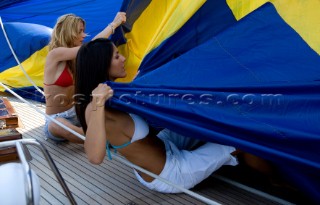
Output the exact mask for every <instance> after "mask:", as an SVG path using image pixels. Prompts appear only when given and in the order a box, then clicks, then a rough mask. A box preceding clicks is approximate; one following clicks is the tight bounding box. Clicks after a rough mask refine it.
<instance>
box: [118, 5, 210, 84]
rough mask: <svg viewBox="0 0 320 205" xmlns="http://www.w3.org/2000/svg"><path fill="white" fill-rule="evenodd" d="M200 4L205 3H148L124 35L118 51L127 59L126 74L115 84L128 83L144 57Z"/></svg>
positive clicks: (177, 27) (190, 15) (178, 26)
mask: <svg viewBox="0 0 320 205" xmlns="http://www.w3.org/2000/svg"><path fill="white" fill-rule="evenodd" d="M204 3H205V0H197V1H195V0H174V1H173V0H153V1H151V3H150V4H149V5H148V7H147V8H146V9H145V10H144V11H143V12H142V14H141V16H140V17H139V18H138V19H137V20H136V21H135V23H134V25H133V28H132V31H131V32H130V33H127V34H126V36H125V37H126V38H127V43H126V44H125V45H122V46H119V48H118V49H119V51H120V53H122V54H123V55H124V56H126V58H127V60H126V65H125V66H126V69H127V73H128V75H127V77H126V78H125V79H121V80H118V81H119V82H129V81H131V80H132V79H133V77H134V76H135V74H136V72H137V69H138V67H139V66H140V63H141V61H142V59H143V58H144V57H145V56H146V54H148V53H149V52H150V51H151V50H152V49H154V48H156V47H157V46H158V45H160V44H161V43H162V42H163V41H164V40H165V39H167V38H169V37H170V36H172V35H173V34H174V33H175V32H176V31H178V30H179V29H180V28H181V27H182V26H183V25H184V24H185V22H187V21H188V20H189V19H190V17H192V15H193V14H194V13H195V12H196V11H197V10H198V9H199V8H200V7H201V6H202V5H203V4H204Z"/></svg>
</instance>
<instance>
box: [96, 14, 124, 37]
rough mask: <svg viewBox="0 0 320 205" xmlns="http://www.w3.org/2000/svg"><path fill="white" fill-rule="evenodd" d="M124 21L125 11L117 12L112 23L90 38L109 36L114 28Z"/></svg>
mask: <svg viewBox="0 0 320 205" xmlns="http://www.w3.org/2000/svg"><path fill="white" fill-rule="evenodd" d="M125 22H126V13H125V12H118V13H117V15H116V17H114V20H113V21H112V23H110V24H109V25H108V26H106V27H105V28H104V29H103V30H102V31H101V32H100V33H98V34H97V35H96V36H95V37H94V38H93V39H92V40H94V39H96V38H109V36H110V35H111V34H113V33H114V30H115V29H116V28H117V27H118V26H120V25H121V24H122V23H125Z"/></svg>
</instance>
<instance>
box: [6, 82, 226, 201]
mask: <svg viewBox="0 0 320 205" xmlns="http://www.w3.org/2000/svg"><path fill="white" fill-rule="evenodd" d="M0 85H1V86H2V87H4V88H5V89H6V90H8V91H9V92H10V93H11V94H12V95H14V96H15V97H17V98H18V99H20V100H21V101H22V102H24V103H26V104H28V105H29V106H30V107H32V108H33V109H35V110H36V111H37V112H38V113H40V114H42V115H44V116H45V117H46V118H49V119H50V120H51V121H52V122H54V123H56V124H57V125H59V126H61V127H62V128H64V129H66V130H68V131H69V132H71V133H72V134H74V135H76V136H77V137H79V138H80V139H82V140H85V136H83V135H81V134H79V133H77V132H75V131H74V130H72V129H70V128H69V127H67V126H65V125H64V124H62V123H60V122H59V121H57V120H55V119H54V118H52V117H51V116H49V115H47V114H46V113H44V112H43V111H41V110H40V109H39V108H37V107H36V106H35V105H33V104H31V103H30V102H28V101H26V100H25V99H24V98H22V97H21V96H19V95H18V94H16V93H15V92H14V91H12V90H11V89H10V88H9V87H7V86H6V85H4V84H3V83H2V82H0ZM113 157H114V159H116V160H118V161H120V162H122V163H124V164H125V165H127V166H129V167H131V168H134V169H136V170H139V171H141V172H143V173H145V174H148V175H149V176H151V177H153V178H155V179H158V180H160V181H162V182H164V183H166V184H168V185H170V186H173V187H174V188H176V189H178V190H180V191H181V192H184V193H186V194H188V195H190V196H192V197H194V198H196V199H198V200H199V201H202V202H204V203H207V204H211V205H220V204H219V203H218V202H215V201H213V200H211V199H208V198H206V197H204V196H201V195H200V194H197V193H195V192H192V191H190V190H188V189H185V188H183V187H181V186H179V185H176V184H174V183H172V182H170V181H168V180H166V179H164V178H162V177H160V176H158V175H156V174H153V173H152V172H149V171H148V170H145V169H143V168H141V167H139V166H137V165H134V164H132V163H131V162H129V161H128V160H125V159H123V157H121V156H120V155H118V154H113Z"/></svg>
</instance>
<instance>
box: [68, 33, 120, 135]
mask: <svg viewBox="0 0 320 205" xmlns="http://www.w3.org/2000/svg"><path fill="white" fill-rule="evenodd" d="M113 49H114V48H113V43H112V41H111V40H109V39H105V38H99V39H96V40H93V41H90V42H89V43H86V44H83V45H82V46H81V47H80V49H79V51H78V54H77V58H76V72H75V75H74V76H75V93H76V95H75V108H76V113H77V117H78V119H79V121H80V123H81V126H82V128H83V130H84V132H86V131H87V123H86V120H85V110H86V107H87V105H88V104H89V103H90V101H91V100H92V96H91V92H92V90H93V89H95V88H96V87H97V86H98V85H99V83H103V82H105V81H108V80H110V78H109V70H110V67H111V61H112V55H113Z"/></svg>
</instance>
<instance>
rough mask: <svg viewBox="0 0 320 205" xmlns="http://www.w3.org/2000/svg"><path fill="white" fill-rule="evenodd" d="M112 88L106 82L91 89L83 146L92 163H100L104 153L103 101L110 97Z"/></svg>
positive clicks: (105, 137)
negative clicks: (91, 97)
mask: <svg viewBox="0 0 320 205" xmlns="http://www.w3.org/2000/svg"><path fill="white" fill-rule="evenodd" d="M112 95H113V90H112V89H111V88H110V87H109V86H108V85H106V84H99V85H98V87H97V88H95V89H94V90H93V91H92V96H93V99H92V102H91V103H90V104H89V105H88V106H87V108H86V114H85V115H86V122H87V126H88V128H87V132H86V139H85V142H84V148H85V151H86V154H87V157H88V160H89V161H90V162H91V163H93V164H100V163H102V161H103V159H104V157H105V155H106V142H107V136H106V124H105V123H106V120H105V109H104V105H105V102H106V101H107V100H108V99H109V98H110V97H112Z"/></svg>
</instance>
